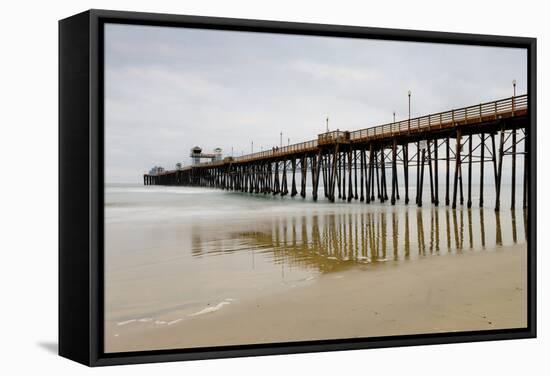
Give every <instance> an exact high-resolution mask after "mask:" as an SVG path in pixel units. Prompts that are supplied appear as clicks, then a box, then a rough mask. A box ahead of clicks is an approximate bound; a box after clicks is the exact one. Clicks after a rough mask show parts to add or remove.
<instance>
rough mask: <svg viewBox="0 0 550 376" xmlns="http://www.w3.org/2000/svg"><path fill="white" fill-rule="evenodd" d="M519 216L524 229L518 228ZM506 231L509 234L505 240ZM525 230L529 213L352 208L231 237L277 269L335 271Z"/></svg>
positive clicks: (468, 246) (514, 237)
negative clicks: (265, 256)
mask: <svg viewBox="0 0 550 376" xmlns="http://www.w3.org/2000/svg"><path fill="white" fill-rule="evenodd" d="M517 217H519V218H520V220H522V221H523V224H524V226H523V228H520V229H518V227H517V220H518V218H517ZM502 226H504V227H505V229H510V231H508V230H506V231H505V232H504V236H503V231H502ZM526 226H527V217H526V212H524V211H519V212H517V213H516V211H514V210H512V211H510V212H507V213H506V214H504V213H501V212H495V211H493V210H483V209H475V210H473V209H469V210H468V209H464V210H450V209H447V208H432V209H415V208H412V209H410V210H399V211H391V210H380V211H374V212H366V211H359V210H353V209H350V210H349V211H347V212H343V213H337V214H334V213H321V214H312V215H310V216H302V217H290V218H275V219H273V220H272V222H271V223H270V225H269V226H266V225H262V226H259V227H258V228H257V229H253V230H249V231H246V232H238V233H235V234H232V235H231V238H233V239H238V241H239V242H240V243H241V244H242V249H243V250H245V249H251V250H258V249H259V250H260V252H269V253H270V254H271V256H272V259H273V262H274V263H275V264H279V263H283V262H286V263H289V264H290V265H295V266H301V267H310V268H316V269H318V270H319V271H321V272H331V271H338V270H342V269H345V268H347V267H350V266H353V265H360V264H370V263H377V262H386V261H400V260H409V259H417V258H420V257H423V256H430V255H444V254H454V253H461V252H465V251H479V250H484V249H490V250H494V249H498V247H501V246H503V245H512V244H518V243H524V241H525V240H526V237H525V234H526ZM518 232H519V233H518ZM229 249H233V248H229ZM228 252H234V250H232V251H228V247H227V240H224V241H219V240H211V239H210V240H205V239H202V238H201V237H200V236H195V237H194V238H193V255H194V256H196V257H201V256H207V255H210V256H211V255H216V254H226V253H228Z"/></svg>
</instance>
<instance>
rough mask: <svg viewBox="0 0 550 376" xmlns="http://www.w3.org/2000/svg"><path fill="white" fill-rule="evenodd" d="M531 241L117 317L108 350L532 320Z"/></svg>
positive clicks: (468, 327)
mask: <svg viewBox="0 0 550 376" xmlns="http://www.w3.org/2000/svg"><path fill="white" fill-rule="evenodd" d="M526 274H527V249H526V246H525V244H523V245H517V246H505V247H500V248H496V249H494V250H486V251H484V252H472V251H468V250H465V251H463V252H459V253H457V254H446V255H441V256H439V255H432V256H429V257H420V258H418V259H416V260H413V261H410V262H407V263H397V262H395V261H388V262H384V263H377V264H376V265H364V266H361V265H358V266H356V267H353V268H351V269H347V270H344V271H338V272H333V273H324V274H319V275H317V276H316V277H310V278H306V279H304V280H302V281H299V282H296V283H294V284H292V285H289V286H288V289H286V290H285V291H280V292H277V293H272V292H271V293H266V294H265V295H262V296H259V297H251V298H248V299H247V298H243V299H232V298H230V297H227V298H226V299H221V300H219V301H212V302H210V303H208V304H207V305H206V306H204V307H203V308H202V309H200V310H197V311H196V312H194V313H188V312H184V311H183V310H182V311H179V312H178V311H172V312H170V313H169V314H167V315H165V316H158V317H155V318H142V319H134V320H127V321H126V322H117V323H115V322H107V323H106V326H107V327H106V332H107V333H111V334H112V335H110V336H107V337H106V339H105V350H106V351H107V352H119V351H138V350H152V349H174V348H188V347H203V346H219V345H238V344H253V343H268V342H288V341H303V340H317V339H337V338H351V337H373V336H388V335H400V334H415V333H437V332H452V331H469V330H487V329H503V328H518V327H524V326H526V325H527V294H526V293H527V285H526V283H527V282H526V281H527V279H526Z"/></svg>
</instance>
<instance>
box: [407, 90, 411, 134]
mask: <svg viewBox="0 0 550 376" xmlns="http://www.w3.org/2000/svg"><path fill="white" fill-rule="evenodd" d="M408 94H409V121H408V125H407V129H408V131H409V132H410V131H411V94H412V93H411V91H410V90H409V92H408Z"/></svg>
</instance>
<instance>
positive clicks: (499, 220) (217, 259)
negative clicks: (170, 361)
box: [105, 185, 527, 325]
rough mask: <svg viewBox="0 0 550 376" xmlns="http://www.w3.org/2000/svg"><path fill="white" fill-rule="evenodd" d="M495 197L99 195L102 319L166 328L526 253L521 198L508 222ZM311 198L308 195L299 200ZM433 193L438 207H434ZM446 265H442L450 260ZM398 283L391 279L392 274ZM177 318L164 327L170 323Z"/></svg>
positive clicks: (197, 191) (136, 189) (156, 190)
mask: <svg viewBox="0 0 550 376" xmlns="http://www.w3.org/2000/svg"><path fill="white" fill-rule="evenodd" d="M509 188H510V187H507V186H504V187H503V192H502V209H501V211H500V212H498V213H497V212H495V211H494V210H493V207H494V193H493V192H494V187H490V186H489V187H486V193H485V208H482V209H481V208H479V207H478V197H477V192H478V188H477V186H474V187H473V192H475V193H474V195H473V202H474V204H473V207H472V208H471V209H467V208H466V206H465V205H464V206H460V207H459V208H457V210H452V209H450V208H449V207H445V206H444V205H441V204H440V206H439V207H435V206H433V205H431V204H430V202H429V197H428V195H429V193H426V192H425V194H424V200H423V202H424V206H423V207H422V208H417V207H416V206H415V205H414V204H413V202H414V191H413V190H411V191H410V197H411V202H410V203H409V205H405V204H404V198H403V192H401V194H402V197H401V199H400V200H399V201H397V204H396V205H395V206H392V205H390V204H389V202H386V203H384V204H381V203H379V202H378V201H377V202H376V203H371V204H366V203H364V202H363V203H362V202H360V201H359V200H352V202H350V203H348V202H344V201H341V200H340V201H337V202H335V203H330V202H328V201H327V200H325V199H324V197H320V200H319V201H318V202H313V201H312V200H311V195H310V192H309V191H308V194H307V198H306V199H302V198H301V197H300V196H299V195H298V196H296V197H294V198H291V197H290V196H286V197H280V196H273V195H264V194H248V193H240V192H230V191H222V190H217V189H207V188H195V187H162V186H139V185H110V186H107V187H106V188H105V317H106V320H107V322H108V323H110V324H111V325H126V324H128V323H132V322H135V321H139V320H142V321H144V322H145V321H151V320H152V321H155V320H157V321H158V322H162V323H170V322H171V321H170V320H171V319H172V318H173V317H180V316H181V313H182V312H183V313H185V314H187V315H189V316H192V315H200V314H204V313H209V312H213V311H216V310H220V309H223V307H225V306H227V305H229V304H238V302H239V301H240V300H244V299H254V297H256V296H260V295H265V294H270V293H278V292H281V291H285V290H286V289H292V288H296V287H299V286H301V285H304V284H308V283H314V281H315V278H316V277H318V276H319V275H320V274H323V273H345V272H346V271H347V270H350V269H360V270H364V271H365V272H368V271H369V270H373V269H374V268H376V267H377V266H379V265H380V264H381V263H388V262H390V263H393V264H395V265H396V266H397V267H398V266H399V265H401V264H403V263H408V262H422V260H423V259H424V258H427V257H444V256H445V255H448V254H461V253H468V252H499V250H501V249H502V248H503V247H506V246H510V245H514V244H519V245H526V235H525V234H526V228H527V222H526V221H527V219H526V211H524V210H523V209H521V189H518V192H517V198H516V202H517V204H519V205H518V209H516V210H514V211H513V210H510V209H509V201H510V189H509ZM308 190H310V188H309V189H308ZM442 198H443V197H442V195H441V192H440V201H443V200H442ZM449 260H450V261H449V262H452V258H449ZM396 270H397V271H398V268H397V269H396ZM176 312H177V313H178V315H179V316H178V315H175V313H176Z"/></svg>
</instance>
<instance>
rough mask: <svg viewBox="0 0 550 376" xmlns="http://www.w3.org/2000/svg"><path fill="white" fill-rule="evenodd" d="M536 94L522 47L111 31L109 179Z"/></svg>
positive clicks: (135, 177) (135, 178)
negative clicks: (217, 153) (193, 152)
mask: <svg viewBox="0 0 550 376" xmlns="http://www.w3.org/2000/svg"><path fill="white" fill-rule="evenodd" d="M513 79H516V80H517V93H518V95H519V94H524V93H526V90H527V89H526V88H527V86H526V85H527V82H526V80H527V53H526V50H523V49H510V48H494V47H475V46H456V45H442V44H427V43H413V42H390V41H375V40H364V39H345V38H333V37H314V36H291V35H277V34H267V33H265V34H264V33H249V32H232V31H211V30H196V29H182V28H169V27H154V26H133V25H115V24H109V25H106V27H105V178H106V182H107V183H114V182H116V183H122V182H129V183H141V182H142V174H143V173H144V172H146V171H148V170H149V169H150V168H151V167H152V166H154V165H160V166H163V167H165V168H167V169H173V168H174V166H175V164H176V162H182V163H184V164H189V163H190V158H189V151H190V149H191V148H192V147H193V146H195V145H198V146H201V147H202V148H203V150H204V151H205V152H210V151H212V150H213V149H214V148H216V147H220V148H222V149H223V152H224V155H230V154H231V148H232V147H233V150H234V155H241V153H242V152H244V153H245V154H246V153H249V152H250V151H251V142H252V141H253V142H254V151H260V150H261V147H263V148H264V150H265V149H266V148H271V147H272V146H275V145H279V142H280V141H279V139H280V136H279V134H280V132H281V131H282V132H283V143H284V144H285V145H286V144H287V142H288V138H290V143H297V142H302V141H307V140H311V139H314V138H316V137H317V134H318V133H321V132H323V131H324V130H325V118H326V117H327V116H328V117H329V118H330V120H329V127H330V129H337V128H338V129H340V130H355V129H360V128H365V127H368V126H374V125H378V124H382V123H387V122H390V121H391V120H392V113H393V111H396V113H397V119H398V120H399V119H404V118H407V91H408V90H411V91H412V116H413V117H415V116H420V115H425V114H428V113H433V112H439V111H443V110H449V109H452V108H458V107H464V106H467V105H473V104H478V103H480V102H485V101H491V100H494V99H499V98H504V97H509V96H511V95H512V80H513Z"/></svg>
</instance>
